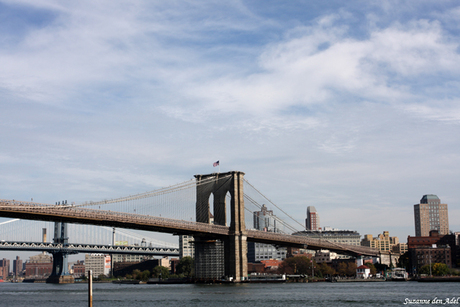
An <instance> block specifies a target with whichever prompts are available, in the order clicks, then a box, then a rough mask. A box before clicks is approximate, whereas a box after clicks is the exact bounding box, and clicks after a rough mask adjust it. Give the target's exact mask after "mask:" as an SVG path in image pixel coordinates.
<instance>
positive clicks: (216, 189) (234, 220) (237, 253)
mask: <svg viewBox="0 0 460 307" xmlns="http://www.w3.org/2000/svg"><path fill="white" fill-rule="evenodd" d="M243 176H244V173H243V172H238V171H233V172H228V173H214V174H209V175H195V178H196V189H197V190H196V221H197V222H199V223H210V221H211V220H210V203H209V199H210V198H211V195H213V197H212V199H213V204H212V206H213V213H214V224H215V225H224V226H225V225H226V224H227V205H229V206H230V210H229V213H230V225H229V228H230V236H228V237H227V238H221V239H220V240H219V239H217V240H216V238H215V237H214V238H211V237H203V236H196V237H195V264H196V265H195V273H196V275H197V277H198V278H204V279H212V278H221V277H222V275H225V276H229V277H230V276H231V277H233V278H234V280H235V281H240V280H241V279H244V278H245V277H246V276H247V255H246V253H247V243H246V226H245V223H244V194H243ZM227 193H229V194H230V204H227V203H226V201H225V199H226V195H227ZM222 243H223V246H222ZM212 253H214V254H215V257H208V256H209V254H212ZM220 255H222V257H221V256H220ZM208 258H214V259H217V260H209V261H210V262H211V263H208V261H207V259H208ZM224 258H225V259H224ZM208 271H209V272H208ZM208 273H209V274H208ZM219 275H220V276H219Z"/></svg>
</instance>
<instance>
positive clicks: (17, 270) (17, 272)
mask: <svg viewBox="0 0 460 307" xmlns="http://www.w3.org/2000/svg"><path fill="white" fill-rule="evenodd" d="M22 271H23V265H22V260H21V259H19V256H16V259H14V260H13V275H14V276H15V277H19V276H21V275H22Z"/></svg>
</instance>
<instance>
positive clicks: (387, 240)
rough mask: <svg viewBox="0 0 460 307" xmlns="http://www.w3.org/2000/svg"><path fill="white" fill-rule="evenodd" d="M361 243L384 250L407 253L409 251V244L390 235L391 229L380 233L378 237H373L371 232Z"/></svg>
mask: <svg viewBox="0 0 460 307" xmlns="http://www.w3.org/2000/svg"><path fill="white" fill-rule="evenodd" d="M361 245H362V246H367V247H370V248H375V249H378V250H380V251H383V252H388V251H391V252H394V253H405V252H406V251H407V244H405V243H400V242H399V238H398V237H390V232H389V231H384V232H383V234H379V235H378V236H377V237H372V235H371V234H367V235H364V238H363V239H362V240H361Z"/></svg>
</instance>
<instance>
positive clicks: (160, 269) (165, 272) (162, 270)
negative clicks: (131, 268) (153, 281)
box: [152, 265, 169, 279]
mask: <svg viewBox="0 0 460 307" xmlns="http://www.w3.org/2000/svg"><path fill="white" fill-rule="evenodd" d="M152 275H153V277H157V278H158V277H159V278H163V279H166V278H168V277H169V269H168V268H166V267H164V266H161V265H158V266H156V267H154V268H153V272H152Z"/></svg>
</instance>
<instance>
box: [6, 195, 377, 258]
mask: <svg viewBox="0 0 460 307" xmlns="http://www.w3.org/2000/svg"><path fill="white" fill-rule="evenodd" d="M0 216H1V217H11V218H20V219H30V220H43V221H59V222H67V223H76V224H91V225H103V226H110V227H118V228H129V229H139V230H147V231H156V232H165V233H171V234H188V235H205V236H215V237H216V238H224V237H227V236H229V235H230V229H229V227H227V226H220V225H213V224H207V223H196V222H187V221H183V220H175V219H168V218H162V217H154V216H148V215H140V214H132V213H124V212H113V211H105V210H96V209H82V208H76V207H72V206H54V205H46V204H37V203H31V202H18V201H11V200H0ZM246 234H247V240H248V241H254V242H261V243H267V244H277V245H282V246H295V247H299V246H308V248H309V249H329V250H331V251H335V252H338V253H341V254H350V255H369V256H377V255H379V254H380V253H379V251H378V250H376V249H371V248H368V247H364V246H354V245H347V244H338V243H333V242H330V241H327V240H319V239H311V238H308V237H303V236H293V235H283V234H278V233H272V232H263V231H258V230H247V231H246Z"/></svg>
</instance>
